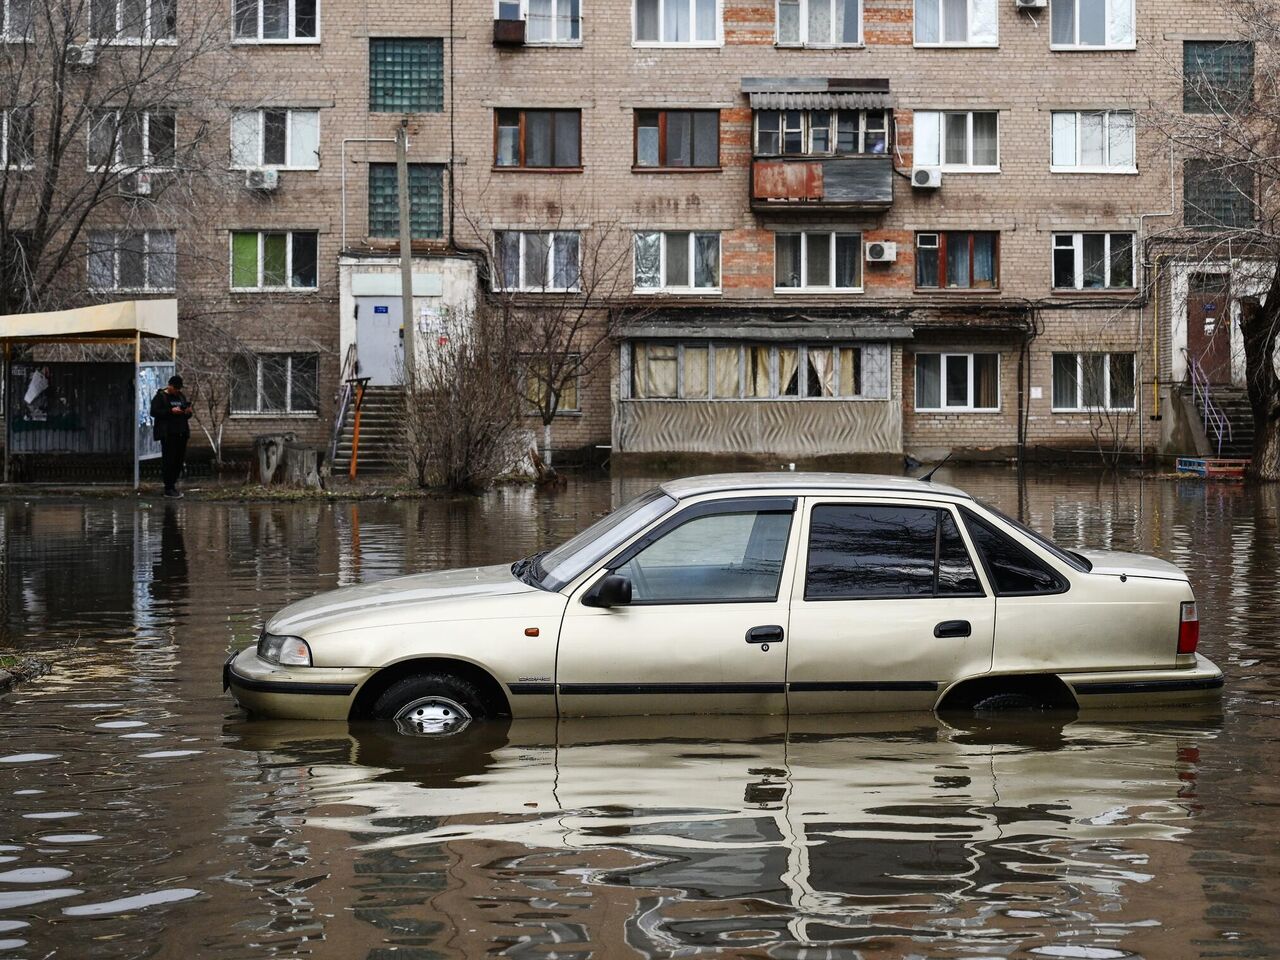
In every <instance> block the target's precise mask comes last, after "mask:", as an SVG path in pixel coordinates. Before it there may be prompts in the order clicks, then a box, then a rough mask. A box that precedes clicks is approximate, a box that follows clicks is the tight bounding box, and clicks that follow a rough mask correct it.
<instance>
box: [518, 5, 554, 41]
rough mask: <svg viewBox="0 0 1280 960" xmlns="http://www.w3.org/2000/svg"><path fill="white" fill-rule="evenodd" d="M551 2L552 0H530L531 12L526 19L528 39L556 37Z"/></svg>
mask: <svg viewBox="0 0 1280 960" xmlns="http://www.w3.org/2000/svg"><path fill="white" fill-rule="evenodd" d="M551 4H552V0H529V13H528V16H527V19H526V21H525V38H526V39H528V40H551V39H554V34H553V32H552V26H553V24H552V19H551V17H552V9H551Z"/></svg>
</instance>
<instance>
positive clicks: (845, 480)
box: [660, 470, 973, 500]
mask: <svg viewBox="0 0 1280 960" xmlns="http://www.w3.org/2000/svg"><path fill="white" fill-rule="evenodd" d="M660 486H661V488H662V490H663V492H665V493H667V494H669V495H670V496H672V497H675V498H676V499H677V500H684V499H686V498H688V497H696V496H699V495H701V494H704V493H726V492H732V491H743V492H747V491H755V490H760V491H769V492H771V493H777V492H780V491H789V492H790V491H793V492H796V493H801V492H804V491H806V490H831V491H841V492H848V493H865V492H869V491H874V492H877V493H931V494H934V495H935V496H936V495H938V494H942V495H943V496H949V497H956V498H959V499H963V500H972V499H973V498H972V497H971V496H970V495H969V494H967V493H965V492H964V491H963V490H958V489H956V488H955V487H951V486H948V485H946V484H944V483H932V482H930V481H927V480H917V479H915V478H914V477H894V476H889V475H887V474H886V475H881V474H875V473H807V472H803V471H790V470H788V471H779V472H774V473H713V474H708V475H706V476H701V477H684V478H683V479H679V480H668V481H667V482H666V483H663V484H661V485H660Z"/></svg>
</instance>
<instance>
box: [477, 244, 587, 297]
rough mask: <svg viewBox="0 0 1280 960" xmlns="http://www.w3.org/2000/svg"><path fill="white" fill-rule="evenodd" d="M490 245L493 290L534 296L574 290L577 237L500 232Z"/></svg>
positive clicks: (575, 287)
mask: <svg viewBox="0 0 1280 960" xmlns="http://www.w3.org/2000/svg"><path fill="white" fill-rule="evenodd" d="M494 241H495V243H494V245H495V248H496V258H497V276H496V277H494V287H495V289H498V290H526V291H533V292H537V293H554V292H565V291H572V290H577V289H578V281H579V278H580V277H579V269H580V258H581V252H580V246H581V244H580V240H579V237H578V234H577V233H571V232H568V231H554V232H553V231H533V230H502V231H499V232H498V233H497V234H496V236H495V238H494Z"/></svg>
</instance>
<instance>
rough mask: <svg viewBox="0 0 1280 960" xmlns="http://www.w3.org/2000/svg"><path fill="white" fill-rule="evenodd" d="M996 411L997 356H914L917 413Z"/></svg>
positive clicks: (992, 354) (931, 354)
mask: <svg viewBox="0 0 1280 960" xmlns="http://www.w3.org/2000/svg"><path fill="white" fill-rule="evenodd" d="M999 409H1000V354H998V353H917V354H916V410H918V411H926V410H940V411H944V410H945V411H955V410H959V411H973V410H999Z"/></svg>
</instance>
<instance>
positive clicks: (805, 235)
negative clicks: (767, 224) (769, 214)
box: [773, 230, 866, 296]
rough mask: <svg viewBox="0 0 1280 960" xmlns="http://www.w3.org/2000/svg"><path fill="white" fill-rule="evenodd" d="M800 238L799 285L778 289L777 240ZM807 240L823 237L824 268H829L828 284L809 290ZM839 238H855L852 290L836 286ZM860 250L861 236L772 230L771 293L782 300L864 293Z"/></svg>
mask: <svg viewBox="0 0 1280 960" xmlns="http://www.w3.org/2000/svg"><path fill="white" fill-rule="evenodd" d="M784 236H785V237H799V238H800V279H801V282H800V283H799V284H798V285H797V286H794V287H780V286H778V238H779V237H784ZM810 237H826V238H827V264H828V266H829V268H830V269H829V276H830V278H831V280H832V282H831V283H829V284H827V285H825V286H811V285H810V284H809V283H808V279H809V238H810ZM838 237H856V238H857V239H856V241H855V242H854V247H855V248H856V250H857V254H858V255H857V258H856V260H855V262H856V263H857V265H858V283H857V285H856V286H852V287H842V286H837V285H836V283H835V282H834V281H835V278H836V248H837V246H838V240H837V238H838ZM862 260H863V248H862V232H861V231H850V230H775V231H773V265H774V267H773V292H774V293H775V294H779V295H782V296H794V295H795V294H798V293H800V294H803V293H808V294H845V293H863V292H865V288H864V286H863V284H864V283H865V282H866V278H865V274H864V272H863V263H862Z"/></svg>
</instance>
